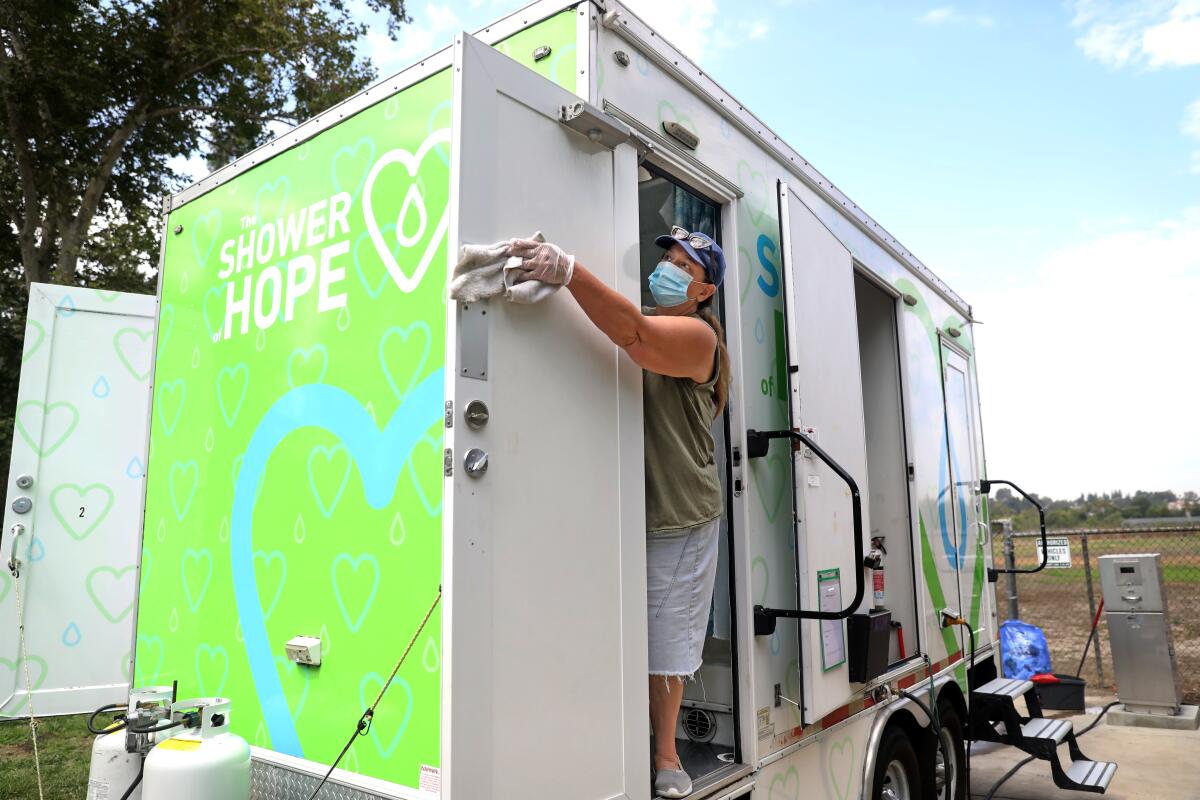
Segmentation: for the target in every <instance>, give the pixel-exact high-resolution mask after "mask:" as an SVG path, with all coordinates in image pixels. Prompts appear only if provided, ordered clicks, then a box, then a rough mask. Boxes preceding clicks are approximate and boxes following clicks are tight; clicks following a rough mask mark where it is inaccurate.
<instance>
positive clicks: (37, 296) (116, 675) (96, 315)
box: [0, 284, 155, 716]
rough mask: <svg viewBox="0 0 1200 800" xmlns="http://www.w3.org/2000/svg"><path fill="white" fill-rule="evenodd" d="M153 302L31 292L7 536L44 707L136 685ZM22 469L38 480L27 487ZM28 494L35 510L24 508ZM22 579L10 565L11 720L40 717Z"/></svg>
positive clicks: (1, 578) (74, 703) (2, 614)
mask: <svg viewBox="0 0 1200 800" xmlns="http://www.w3.org/2000/svg"><path fill="white" fill-rule="evenodd" d="M154 308H155V300H154V298H153V297H152V296H149V295H135V294H125V293H118V292H99V291H93V290H90V289H81V288H79V287H74V286H52V285H43V284H34V285H33V286H32V287H31V289H30V298H29V313H28V317H27V322H26V329H25V348H24V357H23V362H22V365H21V382H20V388H19V390H18V395H17V408H16V426H15V430H14V432H13V448H12V457H11V461H10V467H9V485H8V487H7V502H6V504H5V510H4V528H3V532H2V533H0V543H2V551H3V553H4V557H3V560H4V561H5V562H7V561H8V557H9V555H10V553H12V552H13V547H14V545H15V546H16V555H17V558H18V559H20V561H21V565H20V578H19V581H20V587H19V588H20V590H21V594H22V599H23V601H24V607H25V608H24V621H25V635H26V640H27V644H26V652H27V654H28V662H29V681H30V683H31V684H32V686H33V688H34V691H33V710H34V713H35V714H37V715H39V716H41V715H51V714H75V713H79V712H82V711H90V710H93V709H95V708H96V707H98V706H100V705H103V704H105V703H110V702H116V701H120V700H123V699H124V698H125V695H126V694H127V689H128V685H129V656H130V653H129V646H130V639H131V631H132V617H133V613H132V612H133V607H134V604H135V601H136V594H137V589H136V582H135V564H136V562H137V555H138V533H139V530H138V528H139V520H140V516H141V507H142V506H141V503H142V485H143V483H144V478H143V473H144V472H145V468H144V466H143V458H144V449H145V442H146V404H147V398H148V395H149V377H150V363H151V341H150V340H151V332H152V329H153V324H154ZM21 476H28V477H29V478H31V479H32V485H30V486H29V487H27V488H22V487H20V486H18V485H17V479H18V478H20V477H21ZM18 497H27V498H29V500H30V501H31V502H32V508H31V510H30V511H29V512H28V513H24V514H22V513H17V512H16V511H14V509H13V502H14V501H15V500H16V499H17V498H18ZM16 525H21V526H23V527H24V532H23V533H22V534H21V535H20V536H16V537H14V526H16ZM16 588H17V586H16V585H15V584H14V581H13V579H12V576H11V575H10V574H9V572H8V570H7V569H4V570H3V572H2V574H0V620H3V623H2V624H3V628H0V630H2V631H3V633H2V634H0V716H24V715H27V714H28V713H29V703H28V697H27V692H26V678H25V671H24V668H23V665H22V664H21V662H20V659H19V656H18V644H19V642H18V636H17V628H16V621H17V614H16V594H17V592H16Z"/></svg>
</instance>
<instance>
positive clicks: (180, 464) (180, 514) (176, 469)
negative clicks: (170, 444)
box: [167, 460, 200, 522]
mask: <svg viewBox="0 0 1200 800" xmlns="http://www.w3.org/2000/svg"><path fill="white" fill-rule="evenodd" d="M181 474H187V475H190V476H191V484H190V485H189V486H188V492H187V497H186V498H185V499H184V501H183V505H182V508H181V507H180V503H179V495H178V494H176V492H175V476H176V475H181ZM199 486H200V465H199V464H197V463H196V462H195V461H194V460H192V461H176V462H175V463H174V464H172V465H171V471H170V473H169V474H168V475H167V493H168V494H169V495H170V496H171V509H172V510H173V511H174V512H175V519H177V520H179V521H180V522H183V518H184V517H186V516H187V514H188V511H189V510H190V509H191V507H192V501H193V500H194V499H196V489H197V488H198V487H199Z"/></svg>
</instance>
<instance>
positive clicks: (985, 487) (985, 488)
mask: <svg viewBox="0 0 1200 800" xmlns="http://www.w3.org/2000/svg"><path fill="white" fill-rule="evenodd" d="M994 483H1003V484H1004V485H1005V486H1011V487H1012V488H1014V489H1016V490H1017V492H1019V493H1020V495H1021V496H1022V497H1024V498H1025V499H1026V500H1028V501H1029V502H1031V503H1033V506H1034V508H1036V509H1037V510H1038V526H1039V527H1040V528H1041V529H1042V563H1040V564H1038V565H1037V566H1036V567H1034V568H1033V569H996V568H995V567H988V581H989V582H990V583H995V582H996V576H997V575H1032V574H1033V573H1035V572H1041V571H1042V570H1044V569H1045V568H1046V562H1047V561H1048V560H1049V558H1050V550H1049V548H1047V547H1046V511H1045V509H1043V508H1042V504H1041V503H1039V502H1038V501H1037V500H1034V499H1033V497H1031V496H1030V495H1029V494H1027V493H1026V492H1025V490H1024V489H1022V488H1021V487H1020V486H1017V485H1016V484H1015V483H1013V482H1012V481H1002V480H1000V479H999V478H991V479H988V478H984V479H983V480H981V481H979V492H980V494H985V495H986V494H988V493H989V492H991V491H992V484H994Z"/></svg>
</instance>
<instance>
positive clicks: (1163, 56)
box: [1071, 0, 1200, 69]
mask: <svg viewBox="0 0 1200 800" xmlns="http://www.w3.org/2000/svg"><path fill="white" fill-rule="evenodd" d="M1073 6H1074V11H1075V16H1074V19H1073V20H1072V21H1071V24H1072V26H1073V27H1076V28H1079V29H1080V30H1081V34H1080V36H1079V38H1078V39H1076V40H1075V43H1076V44H1077V45H1078V46H1079V48H1080V49H1081V50H1083V52H1084V53H1085V54H1086V55H1087V56H1088V57H1089V58H1094V59H1096V60H1097V61H1100V62H1101V63H1103V64H1106V65H1108V66H1110V67H1113V68H1118V69H1119V68H1121V67H1126V66H1144V67H1146V68H1148V69H1158V68H1161V67H1182V66H1189V65H1194V64H1200V0H1075V2H1074V3H1073Z"/></svg>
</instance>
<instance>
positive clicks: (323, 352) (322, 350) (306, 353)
mask: <svg viewBox="0 0 1200 800" xmlns="http://www.w3.org/2000/svg"><path fill="white" fill-rule="evenodd" d="M313 354H317V355H320V356H321V371H320V373H318V375H317V379H316V380H315V381H304V383H324V382H325V373H327V372H328V371H329V350H328V348H326V347H325V345H323V344H321V343H320V342H318V343H317V344H314V345H313V346H312V347H297V348H296V349H295V350H293V351H292V352H291V355H289V356H288V360H287V382H288V386H289V387H291V388H293V389H295V388H296V387H297V386H300V385H301V384H300V383H297V382H296V378H295V375H293V373H292V365H293V362H294V361H295V360H296V359H301V360H303V361H304V363H305V365H307V364H308V362H309V360H310V359H311V358H312V357H313Z"/></svg>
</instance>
